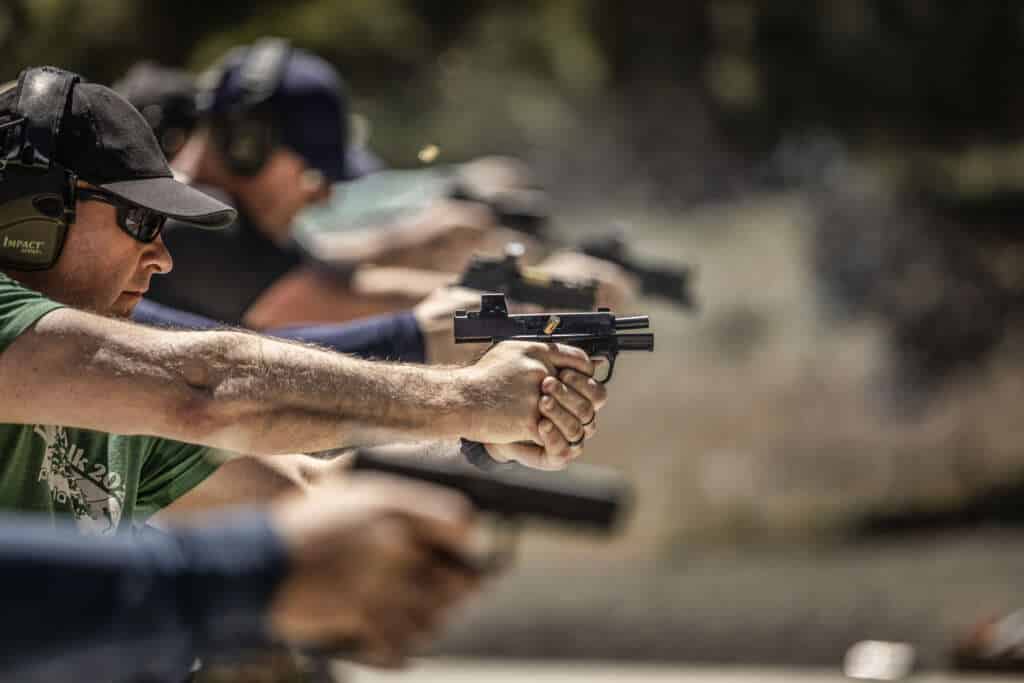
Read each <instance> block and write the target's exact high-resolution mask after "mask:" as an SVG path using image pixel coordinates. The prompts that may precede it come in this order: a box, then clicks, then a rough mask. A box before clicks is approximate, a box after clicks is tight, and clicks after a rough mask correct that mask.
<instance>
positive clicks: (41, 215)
mask: <svg viewBox="0 0 1024 683" xmlns="http://www.w3.org/2000/svg"><path fill="white" fill-rule="evenodd" d="M78 81H79V77H78V76H76V75H75V74H71V73H68V72H67V71H62V70H60V69H56V68H53V67H37V68H32V69H26V70H24V71H22V72H21V75H20V76H19V77H18V85H17V91H16V92H17V96H16V97H17V103H16V105H15V108H14V111H13V112H12V115H11V116H6V117H3V118H0V268H10V269H13V270H46V269H47V268H52V267H53V264H55V263H56V262H57V259H58V258H60V252H61V249H63V247H64V238H65V237H66V236H67V230H68V226H69V225H71V224H72V223H74V221H75V201H76V194H77V193H76V189H75V187H76V182H77V178H76V177H75V174H74V173H72V172H71V171H69V170H67V169H66V168H64V167H63V166H61V165H60V164H58V163H57V162H56V161H54V159H53V155H54V151H55V149H56V143H57V136H58V135H59V134H60V129H61V121H62V120H63V118H64V113H65V111H66V110H67V108H68V107H69V103H70V95H71V88H72V87H74V85H75V83H78Z"/></svg>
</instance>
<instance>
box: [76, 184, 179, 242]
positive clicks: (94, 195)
mask: <svg viewBox="0 0 1024 683" xmlns="http://www.w3.org/2000/svg"><path fill="white" fill-rule="evenodd" d="M78 198H79V199H80V200H82V201H86V202H87V201H90V200H91V201H97V202H103V203H104V204H110V205H111V206H113V207H114V208H115V209H117V224H118V225H119V226H120V227H121V229H122V230H124V231H125V232H126V233H128V234H129V235H131V236H132V237H134V238H135V239H137V240H138V241H140V242H143V243H145V244H149V243H150V242H152V241H153V240H155V239H156V238H157V237H159V236H160V231H161V230H163V229H164V223H166V222H167V216H165V215H164V214H162V213H158V212H156V211H153V210H152V209H146V208H143V207H141V206H136V205H134V204H129V203H128V202H126V201H124V200H122V199H119V198H117V197H115V196H114V195H112V194H109V193H107V192H102V191H100V190H92V189H89V188H86V187H80V188H78Z"/></svg>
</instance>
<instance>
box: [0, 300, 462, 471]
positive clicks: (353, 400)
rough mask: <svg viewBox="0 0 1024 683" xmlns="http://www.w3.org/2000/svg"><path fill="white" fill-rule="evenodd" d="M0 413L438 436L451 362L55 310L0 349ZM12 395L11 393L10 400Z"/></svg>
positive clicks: (238, 442)
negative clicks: (358, 353)
mask: <svg viewBox="0 0 1024 683" xmlns="http://www.w3.org/2000/svg"><path fill="white" fill-rule="evenodd" d="M0 382H3V384H4V386H5V387H12V388H13V391H12V392H11V393H9V394H8V395H7V396H5V397H4V398H3V399H2V400H0V412H2V416H0V420H2V421H6V422H51V423H59V424H66V425H69V426H78V427H85V428H91V429H98V430H103V431H111V432H117V433H148V434H155V435H158V436H165V437H169V438H175V439H180V440H184V441H190V442H194V443H200V444H205V445H209V446H213V447H218V448H224V449H228V450H233V451H237V452H245V453H255V454H264V453H284V452H295V451H315V450H325V449H328V448H334V447H338V446H343V445H346V444H355V443H365V442H369V441H376V440H378V439H384V438H396V439H415V438H445V437H451V436H454V435H456V434H457V433H458V431H459V421H460V417H459V416H460V415H461V413H462V410H463V408H464V405H465V403H466V401H465V398H464V397H463V396H462V392H461V390H460V383H459V381H457V380H456V379H452V378H451V377H450V374H449V371H446V370H443V369H431V368H424V367H420V366H401V365H390V364H388V365H385V364H381V363H369V362H366V361H360V360H357V359H354V358H349V357H347V356H343V355H340V354H334V353H330V352H325V351H321V350H318V349H313V348H310V347H307V346H302V345H298V344H291V343H288V342H282V341H277V340H271V339H267V338H263V337H259V336H257V335H253V334H249V333H245V332H235V331H211V332H168V331H165V330H154V329H150V328H145V327H142V326H138V325H132V324H130V323H124V322H120V321H114V320H109V319H106V318H100V317H97V316H91V315H88V314H84V313H80V312H78V311H71V310H61V311H55V312H54V313H51V314H49V315H47V316H45V317H44V318H43V319H42V320H40V321H39V323H37V325H36V326H35V328H34V329H33V330H31V331H30V332H27V333H25V334H24V335H22V337H19V338H18V339H17V340H16V341H15V342H14V344H12V345H11V346H10V347H9V348H8V349H7V350H6V351H5V352H4V353H3V355H2V357H0ZM19 399H21V400H19Z"/></svg>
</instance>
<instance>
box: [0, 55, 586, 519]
mask: <svg viewBox="0 0 1024 683" xmlns="http://www.w3.org/2000/svg"><path fill="white" fill-rule="evenodd" d="M167 217H173V218H176V219H179V220H182V221H185V222H190V223H193V224H195V225H197V226H199V227H203V228H208V229H215V228H217V227H220V226H223V225H224V224H225V223H227V222H229V221H230V220H231V219H233V217H234V212H233V211H232V210H231V209H230V207H228V206H226V205H224V204H221V203H220V202H218V201H216V200H214V199H212V198H210V197H207V196H206V195H204V194H202V193H200V192H198V191H196V190H194V189H192V188H190V187H188V186H187V185H184V184H181V183H178V182H177V181H176V180H174V179H173V177H172V176H171V172H170V169H169V168H168V167H167V163H166V161H165V159H164V157H163V155H162V153H161V152H160V150H159V146H158V145H157V142H156V139H155V138H154V136H153V134H152V132H151V130H150V129H149V127H148V125H147V124H146V122H145V120H144V119H143V118H142V116H141V115H140V114H139V113H138V112H137V111H135V110H134V109H133V108H132V107H131V106H130V105H129V104H128V103H127V102H125V101H124V100H123V99H122V98H120V97H119V96H118V95H116V94H115V93H114V92H113V91H111V90H109V89H108V88H105V87H103V86H100V85H95V84H90V83H84V82H79V80H78V77H77V76H75V75H74V74H69V73H67V72H63V71H60V70H57V69H51V68H43V69H30V70H26V71H25V72H23V73H22V76H21V78H20V79H19V81H18V84H17V87H14V88H10V89H8V90H6V91H0V387H3V391H2V392H0V507H3V508H20V509H27V510H39V511H47V512H49V513H51V514H63V513H67V514H71V515H72V516H73V517H74V518H75V519H76V520H77V522H78V524H79V526H80V528H82V529H83V530H85V531H87V532H92V533H110V532H114V531H117V530H118V529H123V528H126V527H128V526H129V525H130V524H131V523H133V522H134V523H138V522H141V521H143V520H145V519H146V518H147V517H148V516H150V515H151V514H153V513H154V512H155V511H157V510H161V509H163V510H165V513H174V512H188V511H190V510H192V509H196V508H206V507H211V506H216V505H221V504H226V503H232V502H241V501H252V500H261V499H265V498H267V497H269V496H272V495H274V494H276V493H278V492H281V491H283V490H286V489H290V488H293V487H294V486H295V485H297V484H298V485H302V484H306V483H309V482H311V481H313V480H315V479H316V478H317V477H318V476H321V475H322V474H323V473H325V472H327V471H330V470H334V469H340V468H341V465H340V464H338V463H331V462H326V461H321V460H316V459H313V458H309V457H305V456H283V455H275V454H281V453H289V452H296V451H301V452H311V451H318V450H325V449H329V448H336V447H340V446H345V445H351V444H357V443H366V442H368V441H380V440H388V439H390V440H406V441H409V440H434V439H455V438H458V437H464V438H468V439H472V440H475V441H479V442H482V443H484V444H486V445H487V446H486V447H487V449H488V451H489V453H490V454H491V456H492V457H494V458H495V459H497V460H500V461H502V460H517V461H520V462H522V463H524V464H527V465H530V466H533V467H541V468H548V469H557V468H561V467H563V466H564V465H565V463H566V462H567V461H568V460H570V459H572V458H575V457H577V456H578V455H580V453H581V452H582V444H583V442H584V440H585V439H587V438H589V437H590V436H592V435H593V433H594V431H595V425H594V419H595V417H596V413H597V411H598V410H599V409H600V408H601V406H602V405H603V404H604V402H605V398H606V396H605V393H604V389H603V387H601V385H599V384H597V383H596V382H595V381H594V380H593V378H592V375H593V365H592V363H591V361H590V360H589V359H588V358H587V357H586V355H585V354H583V353H582V352H581V351H579V350H578V349H573V348H570V347H563V346H561V345H541V344H525V343H506V344H500V345H498V346H496V347H494V348H493V349H492V350H490V351H489V352H488V353H487V354H485V355H484V357H483V358H482V359H481V360H480V361H478V362H477V363H476V364H474V365H472V366H467V367H460V368H436V367H434V368H428V367H420V366H406V365H396V364H385V363H370V362H365V361H359V360H356V359H354V358H350V357H347V356H342V355H339V354H333V353H328V352H324V351H321V350H317V349H313V348H309V347H304V346H299V345H294V344H289V343H286V342H280V341H275V340H270V339H266V338H262V337H259V336H256V335H253V334H248V333H244V332H236V331H230V330H225V331H211V332H169V331H166V330H156V329H151V328H146V327H141V326H137V325H133V324H131V323H128V322H124V321H121V320H117V319H116V318H118V317H124V316H127V315H128V314H129V313H130V312H131V310H132V309H133V308H134V306H135V304H136V303H137V302H138V301H139V299H140V298H141V296H142V294H143V293H144V292H145V291H146V289H147V288H148V285H149V280H150V277H152V276H153V275H156V274H160V273H163V272H167V271H168V270H170V268H171V266H172V262H171V257H170V254H168V252H167V250H166V248H165V247H164V245H163V242H162V240H161V239H160V230H161V228H162V227H163V224H164V221H165V220H166V218H167ZM58 302H59V303H58ZM62 305H67V306H72V307H74V308H66V307H62ZM75 309H85V311H91V312H83V311H82V310H75ZM139 435H148V436H139ZM158 437H160V438H158ZM172 439H174V440H172ZM184 442H188V443H194V444H201V446H193V445H187V444H186V443H184ZM204 446H206V447H213V448H218V449H224V450H227V451H231V452H234V453H249V454H255V455H254V456H249V457H240V458H235V459H233V460H231V461H229V462H228V463H227V464H226V465H223V466H221V467H220V468H219V469H217V465H216V463H215V462H213V461H212V460H211V458H209V457H208V456H209V454H210V453H209V449H208V448H204ZM268 455H275V457H274V458H268V457H265V456H268ZM215 470H216V472H215Z"/></svg>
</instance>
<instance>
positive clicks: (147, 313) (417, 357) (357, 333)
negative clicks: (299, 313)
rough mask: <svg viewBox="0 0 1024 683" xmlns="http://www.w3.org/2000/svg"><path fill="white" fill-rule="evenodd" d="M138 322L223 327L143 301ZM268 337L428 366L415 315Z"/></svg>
mask: <svg viewBox="0 0 1024 683" xmlns="http://www.w3.org/2000/svg"><path fill="white" fill-rule="evenodd" d="M132 319H133V320H135V322H140V323H145V324H147V325H156V326H158V327H176V328H179V329H180V328H184V329H191V330H209V329H214V328H217V327H224V326H225V325H224V324H223V323H219V322H217V321H216V320H211V319H209V318H205V317H203V316H201V315H196V314H194V313H189V312H187V311H181V310H178V309H175V308H170V307H169V306H164V305H162V304H158V303H156V302H154V301H149V300H147V299H143V300H142V301H141V302H139V304H138V306H136V307H135V311H134V312H133V313H132ZM264 334H267V335H269V336H272V337H279V338H281V339H292V340H295V341H302V342H306V343H309V344H317V345H319V346H323V347H326V348H329V349H333V350H335V351H339V352H341V353H350V354H352V355H354V356H358V357H360V358H377V359H383V360H397V361H403V362H406V363H424V362H426V348H425V346H424V342H423V333H422V332H421V331H420V327H419V324H418V323H417V322H416V317H415V316H414V315H413V314H412V312H411V311H403V312H401V313H392V314H387V315H379V316H374V317H372V318H365V319H363V320H354V321H352V322H347V323H339V324H336V325H304V326H296V327H281V328H277V329H273V330H265V331H264Z"/></svg>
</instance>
